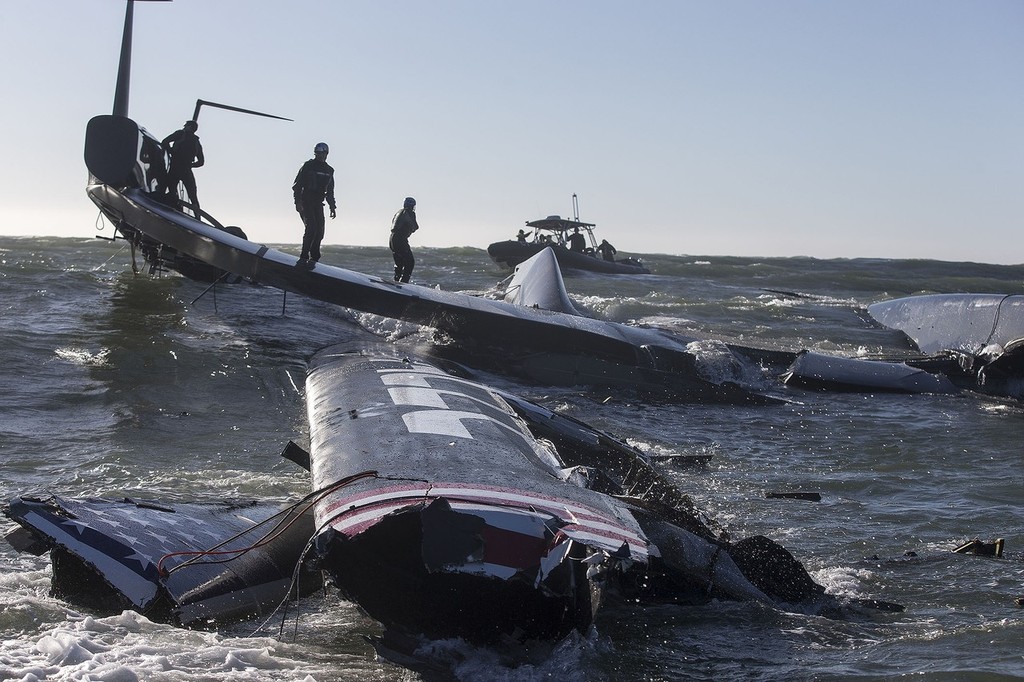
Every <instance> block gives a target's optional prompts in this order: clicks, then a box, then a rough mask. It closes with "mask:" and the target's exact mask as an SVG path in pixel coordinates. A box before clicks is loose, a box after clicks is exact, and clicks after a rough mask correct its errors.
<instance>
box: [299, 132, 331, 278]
mask: <svg viewBox="0 0 1024 682" xmlns="http://www.w3.org/2000/svg"><path fill="white" fill-rule="evenodd" d="M328 152H330V149H329V148H328V147H327V143H325V142H318V143H317V144H316V146H315V147H313V158H312V159H310V160H309V161H307V162H306V163H304V164H302V168H300V169H299V173H298V175H296V176H295V184H293V185H292V193H293V194H294V195H295V210H296V211H298V212H299V216H300V217H301V218H302V224H303V225H305V226H306V231H305V232H303V234H302V253H301V254H300V255H299V262H298V263H297V265H305V264H307V263H308V264H309V265H310V266H312V265H313V264H314V263H316V262H317V261H318V260H320V242H322V241H323V240H324V200H325V199H326V200H327V205H328V206H330V207H331V219H332V220H333V219H334V218H335V216H337V208H338V205H337V204H336V203H335V201H334V169H333V168H331V167H330V166H329V165H327V154H328Z"/></svg>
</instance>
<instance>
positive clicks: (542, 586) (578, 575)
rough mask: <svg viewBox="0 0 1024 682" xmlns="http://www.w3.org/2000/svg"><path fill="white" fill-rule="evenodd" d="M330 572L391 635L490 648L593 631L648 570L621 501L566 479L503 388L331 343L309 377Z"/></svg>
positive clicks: (322, 545) (319, 510)
mask: <svg viewBox="0 0 1024 682" xmlns="http://www.w3.org/2000/svg"><path fill="white" fill-rule="evenodd" d="M306 388H307V400H308V409H309V419H310V425H311V433H310V444H311V448H310V454H311V463H312V464H311V473H312V476H313V485H314V488H322V487H324V486H326V485H329V484H330V483H332V482H333V481H336V480H338V479H339V478H342V477H343V476H344V475H346V474H348V473H350V472H352V471H358V470H374V471H376V472H377V477H375V478H367V479H362V480H359V481H357V482H356V483H354V484H352V485H349V486H347V487H345V488H344V489H341V490H338V491H336V492H334V493H332V494H331V495H329V496H327V497H325V498H324V499H323V500H322V501H321V502H319V503H318V505H317V507H316V515H317V527H318V529H321V530H320V532H319V534H318V536H317V538H316V542H315V544H316V547H317V551H318V553H319V556H320V557H321V566H322V567H323V569H324V570H326V571H327V572H328V573H329V574H330V575H331V577H332V579H333V581H334V582H335V583H336V584H337V586H338V587H339V588H340V589H341V590H342V592H343V593H344V594H346V595H348V596H349V597H350V598H352V599H353V600H355V601H356V602H358V603H359V604H360V605H361V606H362V607H363V608H364V609H365V610H366V611H367V612H368V613H369V614H370V615H371V616H372V617H374V618H376V619H377V620H379V621H381V622H382V623H384V624H385V625H386V626H387V627H388V628H389V629H394V630H397V631H399V632H407V633H417V634H425V635H427V636H429V637H463V638H465V639H467V640H469V641H474V642H494V641H498V640H500V639H503V638H507V637H512V638H515V639H517V640H520V641H525V640H531V639H557V638H559V637H562V636H564V635H565V634H567V633H568V632H570V631H572V630H574V629H575V630H579V631H585V630H586V629H587V628H588V627H589V626H590V623H591V620H592V618H593V613H594V610H595V609H596V608H597V606H598V605H599V603H600V597H601V594H602V592H603V590H604V588H605V580H606V578H607V576H608V575H609V574H614V573H616V572H618V571H621V570H622V569H623V568H624V567H627V566H629V565H630V564H632V563H634V562H635V563H646V562H647V561H648V558H649V552H650V548H649V545H648V542H647V540H646V538H645V537H644V535H643V532H642V531H641V530H640V527H639V525H638V524H637V522H636V520H635V519H634V518H633V516H632V514H631V513H630V512H629V510H628V508H627V507H626V506H625V505H623V504H621V503H618V502H616V501H615V500H614V499H613V498H611V497H608V496H607V495H602V494H600V493H597V492H595V491H592V490H588V489H586V488H583V487H579V486H576V485H573V484H572V483H570V482H568V480H567V479H568V477H569V473H568V472H564V471H563V470H562V462H561V461H560V460H559V459H558V457H557V454H556V453H555V451H554V450H552V449H549V448H547V447H545V446H544V445H542V444H541V443H539V442H538V441H537V440H536V439H535V438H534V437H533V436H532V435H531V434H530V432H529V431H528V429H527V428H526V426H525V425H524V423H523V422H522V421H521V420H520V419H519V418H518V417H517V416H516V413H515V411H514V410H513V409H512V408H511V407H510V406H509V405H508V403H506V402H505V400H504V399H503V398H502V397H501V396H500V395H498V394H497V393H495V392H493V391H491V390H490V389H488V388H486V387H484V386H482V385H480V384H476V383H473V382H469V381H466V380H464V379H460V378H457V377H453V376H450V375H447V374H445V373H443V372H441V371H440V370H438V369H436V368H433V367H431V366H429V365H425V364H422V363H420V362H417V361H414V360H410V359H407V358H406V359H403V358H400V357H393V356H385V355H379V354H371V355H364V354H362V353H358V352H346V351H339V350H334V351H332V350H328V351H324V352H321V353H320V354H319V355H318V356H317V357H316V358H315V360H314V366H313V368H312V369H311V371H310V374H309V378H308V380H307V387H306Z"/></svg>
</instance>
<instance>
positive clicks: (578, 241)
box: [569, 227, 587, 253]
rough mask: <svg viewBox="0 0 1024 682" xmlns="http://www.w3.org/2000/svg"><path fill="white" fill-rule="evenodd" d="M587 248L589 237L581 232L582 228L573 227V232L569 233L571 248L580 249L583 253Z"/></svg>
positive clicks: (573, 249) (571, 249) (572, 249)
mask: <svg viewBox="0 0 1024 682" xmlns="http://www.w3.org/2000/svg"><path fill="white" fill-rule="evenodd" d="M586 249H587V239H586V237H584V236H583V235H582V234H580V228H578V227H575V228H573V231H572V234H571V235H569V250H570V251H579V252H580V253H583V252H584V251H585V250H586Z"/></svg>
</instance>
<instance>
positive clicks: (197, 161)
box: [157, 121, 206, 215]
mask: <svg viewBox="0 0 1024 682" xmlns="http://www.w3.org/2000/svg"><path fill="white" fill-rule="evenodd" d="M197 130H199V124H198V123H196V122H195V121H185V125H184V126H183V127H182V128H181V130H175V131H174V132H173V133H171V134H170V135H168V136H167V137H165V138H164V140H163V142H161V143H160V145H161V146H162V147H163V148H164V149H165V150H167V152H168V153H169V154H170V155H171V163H170V165H169V167H168V169H167V177H166V178H164V182H163V183H162V184H160V185H159V186H158V187H157V192H158V193H159V194H163V193H165V192H168V191H170V192H175V193H177V188H178V183H179V182H180V183H181V184H183V185H184V186H185V192H187V193H188V200H189V201H190V202H191V203H192V205H193V206H194V207H195V211H196V215H199V197H198V195H197V194H196V176H195V175H194V174H193V173H192V169H193V168H199V167H200V166H202V165H203V164H204V163H206V159H205V158H204V157H203V145H202V144H201V143H200V142H199V136H197V135H196V131H197Z"/></svg>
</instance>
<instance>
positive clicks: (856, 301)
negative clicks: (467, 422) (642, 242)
mask: <svg viewBox="0 0 1024 682" xmlns="http://www.w3.org/2000/svg"><path fill="white" fill-rule="evenodd" d="M130 259H131V256H130V253H129V252H128V250H126V249H122V248H121V244H120V243H117V244H112V243H110V242H106V241H102V240H94V239H39V238H24V239H23V238H9V237H0V292H2V294H0V339H2V344H0V368H2V370H0V372H2V374H0V376H2V377H3V378H4V382H3V384H4V390H3V391H0V467H2V476H0V486H2V494H3V499H5V500H6V499H8V498H10V497H12V496H15V495H20V494H25V493H30V492H36V493H38V492H55V493H58V494H62V495H66V496H85V495H94V496H104V497H111V496H122V495H128V496H132V495H141V494H144V496H146V497H151V498H152V497H160V498H164V499H168V500H173V501H193V500H200V499H209V498H211V497H217V498H225V497H239V498H247V499H251V498H262V499H269V500H272V501H279V502H284V501H287V500H292V499H295V498H297V497H300V496H302V495H304V494H305V493H306V492H308V490H309V482H308V477H307V475H306V473H305V472H304V471H301V470H299V469H298V468H297V467H295V466H294V465H293V464H291V463H290V462H288V461H286V460H284V459H282V458H281V457H280V452H281V450H282V448H283V447H284V445H285V444H286V443H287V442H288V440H295V441H296V442H299V443H305V442H307V441H306V439H307V437H308V430H307V426H306V423H305V405H304V402H303V387H304V377H305V366H306V361H307V360H308V359H309V357H310V356H311V355H312V353H313V352H314V351H315V350H316V349H318V348H320V347H323V346H326V345H328V344H330V343H334V342H336V341H339V340H342V339H345V338H348V337H351V336H353V335H354V334H356V333H359V331H358V327H357V326H356V325H361V326H362V327H364V328H366V329H369V330H370V331H372V332H374V333H376V334H379V335H382V336H385V337H387V338H397V337H401V336H405V335H412V336H416V335H417V334H418V333H419V332H417V330H416V329H415V328H412V327H410V326H408V325H403V324H400V323H396V322H393V321H389V320H382V319H380V318H374V317H372V316H368V315H362V314H356V313H352V312H351V311H348V310H346V309H342V308H337V307H334V306H328V305H326V304H321V303H318V302H315V301H309V300H305V299H302V298H301V297H298V296H294V295H288V296H287V297H286V296H284V295H283V294H282V293H281V292H280V291H276V290H273V289H270V288H266V287H258V286H252V285H249V284H241V285H234V286H218V287H217V288H216V289H214V290H210V291H207V290H206V286H205V285H202V284H199V283H196V282H191V281H188V280H185V279H182V278H180V277H162V278H152V277H148V276H135V275H133V274H132V270H131V267H130ZM324 260H325V261H326V262H329V263H331V264H336V265H340V266H343V267H347V268H350V269H353V270H357V271H360V272H367V273H373V274H380V275H385V276H387V275H389V274H390V271H391V263H390V254H389V253H388V252H387V251H386V249H382V248H347V247H328V248H327V249H326V250H325V255H324ZM417 260H418V263H417V269H416V272H415V274H414V280H415V281H417V282H418V283H421V284H427V285H431V286H433V285H437V286H440V287H442V288H444V289H448V290H460V291H472V292H479V291H484V290H486V289H489V288H490V287H492V286H493V285H494V284H495V283H496V282H497V281H498V280H500V279H502V278H503V277H504V276H505V275H506V274H507V273H504V272H502V271H501V270H499V269H498V268H497V267H496V266H494V265H493V264H491V263H490V262H489V260H488V258H487V256H486V253H485V252H484V251H483V250H481V249H472V248H457V249H455V248H453V249H418V250H417ZM645 261H646V262H647V264H648V265H649V266H650V267H651V269H652V270H653V271H654V272H655V273H656V274H653V275H650V276H639V277H601V276H586V275H571V274H567V276H566V286H567V288H568V290H569V293H570V295H571V296H572V297H573V299H574V300H575V301H576V302H577V303H578V304H579V305H580V306H581V307H582V308H585V309H586V310H587V311H588V313H589V314H592V315H597V316H601V317H604V318H607V319H611V320H615V321H620V322H632V323H639V324H650V325H657V326H662V327H666V328H670V329H674V330H677V331H679V332H680V333H685V334H689V335H694V336H701V337H708V338H712V339H727V340H730V341H737V342H740V343H744V344H747V345H757V346H771V347H778V348H783V349H788V350H798V349H801V348H813V349H817V350H823V351H829V352H845V353H849V354H861V355H871V354H876V353H886V352H892V351H893V350H894V349H898V348H900V347H902V345H901V344H902V343H903V342H902V339H901V338H900V336H899V335H898V334H896V333H894V332H892V331H888V330H884V329H880V328H878V327H876V326H874V325H872V324H870V323H869V322H868V321H867V319H866V316H865V315H864V312H863V311H864V308H865V307H866V306H867V305H868V304H870V303H873V302H875V301H879V300H883V299H887V298H892V297H897V296H904V295H910V294H916V293H932V292H937V293H947V292H976V293H984V292H995V293H1008V294H1020V293H1024V266H995V265H983V264H971V263H946V262H938V261H926V260H913V261H908V260H863V259H858V260H815V259H810V258H786V259H752V258H735V257H691V256H659V255H650V256H645ZM483 378H485V379H486V380H488V381H491V382H493V383H496V384H498V385H500V386H501V387H502V388H505V389H509V390H512V391H515V392H518V393H520V394H523V395H525V396H526V397H529V398H532V399H534V400H537V401H538V402H541V403H542V404H544V405H546V406H548V407H553V408H555V409H558V410H559V411H562V412H565V413H567V414H570V415H573V416H576V417H579V418H582V419H584V420H585V421H588V422H590V423H591V424H593V425H594V426H597V427H599V428H602V429H605V430H606V431H609V432H611V433H613V434H616V435H618V436H620V437H624V438H626V439H628V440H629V441H630V442H631V443H633V444H634V445H636V446H637V447H640V448H641V449H644V450H646V451H648V452H651V453H652V454H711V455H713V458H712V460H711V462H710V463H709V465H708V466H706V467H704V468H692V469H685V468H672V467H667V468H666V469H665V471H666V472H667V473H668V474H669V475H670V476H671V477H672V478H673V480H674V481H675V482H676V483H677V484H678V485H679V487H680V488H681V489H682V490H683V491H684V492H686V493H688V494H689V495H691V496H692V497H693V498H694V500H695V501H697V503H698V504H699V505H700V506H701V507H702V508H703V509H704V510H706V511H707V513H708V514H709V515H710V516H711V517H712V518H713V519H714V520H715V521H716V522H717V523H718V524H719V525H720V526H722V527H724V528H725V529H727V530H728V531H729V533H730V535H731V536H732V537H733V538H740V537H744V536H747V535H752V534H764V535H767V536H769V537H771V538H773V539H775V540H777V541H779V542H781V543H782V544H783V545H785V546H786V547H787V548H788V549H789V550H790V551H791V552H793V554H794V555H795V556H796V557H797V558H798V559H800V560H801V561H802V562H804V564H805V566H806V567H807V568H808V569H809V570H810V571H811V573H812V575H813V577H814V578H815V579H816V580H817V581H818V582H819V583H821V584H823V585H825V586H826V587H827V589H828V591H829V592H831V593H833V594H835V595H837V596H840V597H843V598H876V599H883V600H886V601H891V602H897V603H900V604H903V605H904V606H905V607H906V609H905V611H903V612H901V613H888V612H879V613H876V614H864V613H856V614H855V613H852V612H851V613H849V614H839V615H838V616H837V615H835V614H828V615H826V614H819V613H792V612H786V611H781V610H776V609H771V608H766V607H764V606H761V605H752V604H745V603H729V602H713V603H710V604H707V605H704V606H699V607H692V606H691V607H685V608H684V607H669V606H658V607H640V606H636V607H626V606H619V607H615V608H612V609H608V610H606V611H604V612H602V613H601V614H600V615H599V618H598V622H597V627H596V629H595V631H594V632H593V633H592V634H591V636H589V637H587V638H585V639H584V638H576V639H572V638H571V639H569V640H566V641H565V642H563V643H562V644H560V645H559V647H558V649H557V650H556V651H555V653H554V655H552V656H551V657H549V658H548V659H547V660H544V661H539V662H536V663H535V664H531V665H524V666H521V667H518V668H515V669H510V668H508V667H505V666H504V665H503V662H502V661H500V660H498V659H497V658H496V657H495V656H493V655H492V654H490V653H489V652H486V651H480V650H470V649H468V648H466V647H464V646H460V645H459V643H454V642H441V643H438V644H437V648H438V650H439V651H445V652H448V653H449V655H450V658H451V660H455V661H457V663H456V664H455V668H454V670H455V675H456V677H458V678H460V679H465V680H491V679H504V680H542V679H544V680H546V679H560V680H561V679H567V680H595V679H596V680H602V679H604V680H681V679H692V680H710V679H715V680H721V679H745V680H791V679H801V680H803V679H816V680H882V679H895V678H901V677H907V678H910V679H925V680H965V679H967V680H970V679H976V680H990V679H1017V678H1024V649H1022V647H1021V643H1022V642H1024V609H1022V608H1020V607H1018V606H1017V605H1016V603H1015V601H1014V600H1015V598H1016V597H1021V596H1024V505H1022V500H1024V474H1022V466H1021V464H1022V454H1024V452H1022V434H1024V405H1022V404H1021V403H1020V402H1015V401H1003V400H997V399H993V398H986V397H981V396H977V395H973V394H959V395H913V396H901V395H886V394H878V395H873V394H869V393H818V392H811V391H804V390H797V389H783V390H784V394H785V397H786V398H787V399H788V400H789V402H788V403H787V404H785V405H776V406H768V407H736V406H728V405H699V404H698V405H694V404H665V403H660V402H658V403H654V402H647V401H643V400H640V399H638V398H636V397H630V396H628V395H625V394H619V393H615V392H609V391H605V392H588V391H585V390H582V389H552V388H547V387H543V386H536V385H529V384H523V383H520V382H517V381H516V380H514V379H511V378H509V377H503V376H494V375H490V374H486V375H483ZM790 489H802V490H813V491H818V492H820V493H821V494H822V501H821V502H818V503H814V502H807V501H801V500H791V499H789V500H777V499H766V497H765V493H766V492H769V491H775V490H790ZM976 537H977V538H980V539H983V540H991V539H994V538H996V537H1000V538H1004V539H1005V543H1006V545H1005V546H1006V553H1005V554H1004V557H1003V558H1001V559H995V558H984V557H976V556H965V555H959V554H953V553H952V552H951V550H952V549H953V548H955V547H957V546H958V545H960V544H962V543H964V542H966V541H967V540H970V539H973V538H976ZM0 566H2V569H3V570H2V571H0V679H20V680H43V679H52V680H133V679H140V680H306V679H309V680H322V681H324V680H350V679H368V680H413V679H419V675H418V674H417V673H413V672H411V671H409V670H406V669H404V668H401V667H398V666H395V665H394V664H391V663H389V662H387V661H382V660H378V659H377V658H376V657H375V655H374V652H373V649H372V647H371V646H370V645H369V644H368V643H367V642H366V639H365V637H366V636H368V635H374V634H378V633H379V627H378V626H377V625H376V624H375V623H374V622H373V621H371V620H369V619H368V618H366V617H365V616H363V615H362V614H361V613H360V612H359V610H358V609H357V608H355V607H354V606H353V605H351V604H349V603H346V602H344V601H343V600H341V599H339V598H338V597H337V596H336V595H334V594H331V593H330V592H328V593H326V594H323V595H318V596H313V597H310V598H307V599H306V600H304V601H303V602H301V604H300V609H299V610H298V612H297V613H296V612H295V611H294V610H293V611H291V612H289V614H288V618H287V619H286V620H283V621H282V620H281V619H277V620H275V621H272V622H268V623H258V622H253V623H241V624H237V625H234V626H231V627H230V628H227V629H225V630H221V631H217V632H203V631H188V630H182V629H178V628H174V627H172V626H169V625H164V624H160V623H154V622H151V621H149V620H147V619H145V618H144V617H142V616H140V615H138V614H135V613H132V612H126V613H122V614H115V615H107V614H97V613H90V612H88V611H84V610H81V609H77V608H75V607H74V606H72V605H70V604H68V603H65V602H62V601H60V600H57V599H55V598H53V597H51V596H50V595H49V580H50V569H49V565H48V559H47V558H46V557H40V558H36V557H32V556H29V555H23V554H18V553H16V552H14V550H12V549H10V548H9V547H8V546H6V544H2V545H0Z"/></svg>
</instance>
